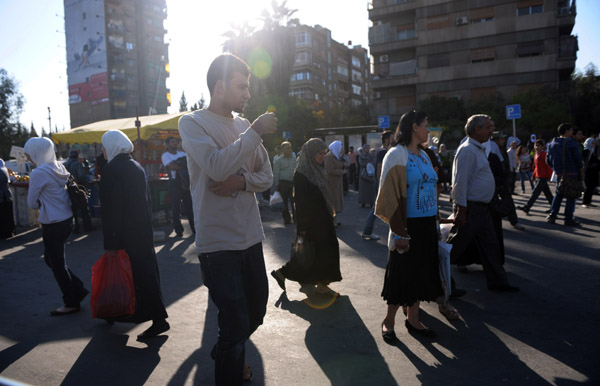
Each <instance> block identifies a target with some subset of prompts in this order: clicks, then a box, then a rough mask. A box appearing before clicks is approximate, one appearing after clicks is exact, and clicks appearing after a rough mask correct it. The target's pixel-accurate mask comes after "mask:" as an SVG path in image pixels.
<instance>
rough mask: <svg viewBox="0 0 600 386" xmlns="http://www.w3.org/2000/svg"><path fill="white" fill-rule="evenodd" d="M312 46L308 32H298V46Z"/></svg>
mask: <svg viewBox="0 0 600 386" xmlns="http://www.w3.org/2000/svg"><path fill="white" fill-rule="evenodd" d="M305 46H306V47H311V46H312V42H311V38H310V35H309V34H308V33H307V32H304V31H302V32H298V33H297V34H296V47H305Z"/></svg>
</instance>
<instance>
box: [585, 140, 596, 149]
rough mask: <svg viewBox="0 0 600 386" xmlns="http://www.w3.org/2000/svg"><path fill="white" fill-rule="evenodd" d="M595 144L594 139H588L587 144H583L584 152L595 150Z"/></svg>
mask: <svg viewBox="0 0 600 386" xmlns="http://www.w3.org/2000/svg"><path fill="white" fill-rule="evenodd" d="M593 143H594V138H592V137H590V138H588V139H586V140H585V142H584V143H583V149H584V150H592V149H593V148H594V147H593Z"/></svg>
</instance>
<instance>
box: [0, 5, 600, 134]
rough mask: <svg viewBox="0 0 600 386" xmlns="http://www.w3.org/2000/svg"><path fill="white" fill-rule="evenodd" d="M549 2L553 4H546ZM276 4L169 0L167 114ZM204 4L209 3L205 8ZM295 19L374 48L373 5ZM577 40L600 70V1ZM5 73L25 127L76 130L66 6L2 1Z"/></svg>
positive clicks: (202, 90)
mask: <svg viewBox="0 0 600 386" xmlns="http://www.w3.org/2000/svg"><path fill="white" fill-rule="evenodd" d="M546 1H548V0H546ZM270 3H271V0H252V1H249V0H219V1H211V2H208V1H206V0H186V1H184V0H167V11H168V18H167V20H166V22H165V28H166V29H167V35H166V37H165V39H166V41H167V42H168V43H169V62H170V63H169V64H170V69H171V75H170V77H169V78H168V79H167V87H168V88H170V90H171V104H172V106H171V107H170V108H169V112H177V111H178V109H179V99H180V97H181V93H182V92H184V91H185V95H186V99H187V101H188V106H191V105H192V104H193V103H194V102H196V101H198V100H199V99H200V97H201V96H202V95H204V98H205V99H206V100H207V101H208V100H209V94H208V89H207V87H206V85H205V84H206V77H205V75H206V71H207V69H208V66H209V65H210V62H211V61H212V60H213V59H214V58H215V57H216V56H217V55H219V54H221V53H222V44H223V42H224V41H225V38H224V37H223V33H225V32H226V31H228V30H230V29H231V25H230V24H231V23H241V22H243V21H244V20H246V19H247V20H249V21H250V22H251V23H255V24H256V25H257V26H259V25H260V23H259V22H258V21H257V19H258V17H259V15H260V12H261V10H262V9H264V8H268V7H270ZM206 4H210V6H209V7H207V5H206ZM287 6H288V8H290V9H297V10H298V11H297V12H296V13H295V14H294V17H297V18H298V19H300V22H301V23H302V24H307V25H311V26H314V25H316V24H320V25H321V26H323V27H326V28H328V29H329V30H331V35H332V38H333V39H334V40H336V41H338V42H340V43H347V42H348V41H349V40H351V41H352V44H354V45H357V44H360V45H362V46H363V47H366V48H368V29H369V25H370V22H369V20H368V11H367V7H368V1H367V0H288V1H287ZM577 11H578V12H577V13H578V14H577V18H576V21H575V28H574V30H573V34H575V35H579V52H578V58H577V63H576V67H577V68H578V69H581V70H583V69H584V68H585V66H587V65H588V63H590V62H593V63H595V64H596V65H598V66H600V43H598V41H597V39H598V36H600V24H599V23H598V22H597V20H598V17H599V16H600V1H599V0H578V1H577ZM0 15H2V16H3V18H2V19H3V20H2V23H0V36H2V37H3V39H1V40H0V68H4V69H5V70H6V71H7V72H8V74H9V76H11V77H12V78H13V79H14V80H15V81H16V82H17V83H18V87H19V91H20V92H21V94H22V95H23V96H24V98H25V108H24V110H23V112H22V114H21V116H20V121H21V123H23V124H25V125H26V126H27V127H29V126H30V125H31V123H32V122H33V124H34V126H35V128H36V130H37V132H38V134H40V132H41V128H42V127H44V128H45V130H46V131H47V130H48V123H49V122H48V107H49V108H50V111H51V115H50V116H51V122H52V128H53V131H54V127H55V126H57V127H58V130H59V131H62V130H63V128H64V129H67V130H68V129H70V128H71V127H70V120H69V105H68V88H67V76H66V60H65V59H66V51H65V34H64V17H63V16H64V7H63V1H62V0H27V1H19V0H0Z"/></svg>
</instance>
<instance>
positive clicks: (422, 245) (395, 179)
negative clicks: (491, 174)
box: [375, 111, 443, 342]
mask: <svg viewBox="0 0 600 386" xmlns="http://www.w3.org/2000/svg"><path fill="white" fill-rule="evenodd" d="M428 132H429V130H428V129H427V116H426V114H425V113H423V112H416V111H411V112H409V113H406V114H404V115H403V116H402V118H401V119H400V123H399V125H398V128H397V129H396V134H395V135H394V141H393V143H392V146H393V147H392V148H391V149H390V150H388V152H387V153H386V155H385V158H384V159H383V167H382V173H381V180H380V185H379V194H378V196H377V202H376V204H375V214H376V215H377V216H378V217H379V218H381V219H382V220H383V221H385V222H386V223H388V224H389V226H390V233H389V237H388V247H389V255H388V262H387V266H386V271H385V279H384V284H383V291H382V293H381V296H382V297H383V298H384V300H386V301H387V304H388V308H387V314H386V317H385V319H384V320H383V322H382V324H381V333H382V336H383V339H384V340H385V341H386V342H394V341H396V340H397V338H396V334H395V333H394V324H395V318H396V312H397V311H398V308H399V307H400V306H406V307H407V317H408V319H406V321H405V325H406V328H407V329H408V331H409V332H411V333H415V334H418V335H422V336H427V337H434V336H435V333H434V332H433V331H432V330H431V329H429V328H427V327H426V326H424V325H423V324H422V323H421V322H420V321H419V303H420V302H421V301H435V300H436V299H437V298H438V297H440V296H442V295H443V290H442V286H441V283H440V274H439V260H438V232H437V226H436V217H437V214H438V208H437V188H436V185H437V180H438V176H437V173H436V172H435V170H434V169H433V167H432V164H431V160H430V159H429V157H428V156H427V153H425V152H424V151H423V149H422V146H421V144H422V143H423V142H425V141H426V140H427V134H428Z"/></svg>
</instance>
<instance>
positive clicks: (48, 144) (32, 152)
mask: <svg viewBox="0 0 600 386" xmlns="http://www.w3.org/2000/svg"><path fill="white" fill-rule="evenodd" d="M25 154H28V155H29V157H31V160H32V161H33V162H34V163H35V164H36V165H37V166H42V165H43V164H49V163H54V162H56V154H54V143H53V142H52V140H50V138H46V137H33V138H29V139H28V140H27V142H25Z"/></svg>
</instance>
